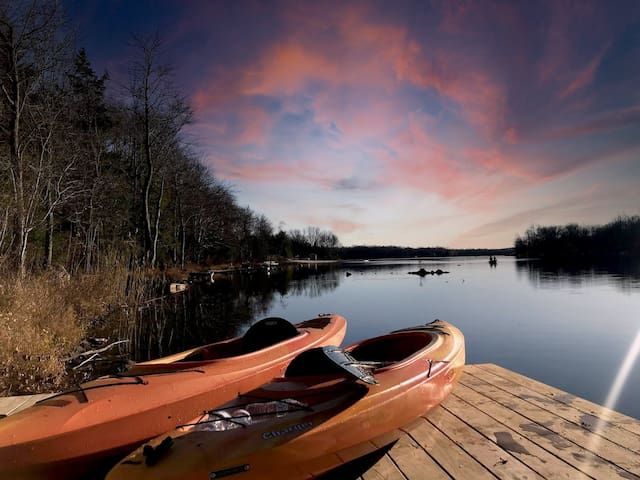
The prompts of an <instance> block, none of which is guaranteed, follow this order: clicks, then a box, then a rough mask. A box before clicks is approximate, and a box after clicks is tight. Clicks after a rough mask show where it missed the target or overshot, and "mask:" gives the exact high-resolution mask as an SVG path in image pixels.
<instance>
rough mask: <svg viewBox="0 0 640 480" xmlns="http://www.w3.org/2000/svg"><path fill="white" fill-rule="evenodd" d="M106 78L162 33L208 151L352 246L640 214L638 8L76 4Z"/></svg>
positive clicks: (245, 187) (213, 162) (486, 238)
mask: <svg viewBox="0 0 640 480" xmlns="http://www.w3.org/2000/svg"><path fill="white" fill-rule="evenodd" d="M65 6H66V9H67V11H68V13H69V16H70V17H71V21H72V23H74V24H75V25H76V26H77V29H78V33H79V41H78V43H79V46H84V47H86V48H87V51H88V54H89V57H90V59H91V60H92V62H93V64H94V66H95V67H96V69H97V70H98V71H99V72H100V71H102V70H103V69H108V70H109V72H110V73H111V74H112V76H113V77H114V78H118V76H119V75H122V74H123V72H124V71H125V67H126V62H127V60H128V51H127V42H128V39H129V38H130V35H131V34H132V33H151V32H154V31H156V30H157V31H159V32H160V33H161V35H162V38H163V40H164V46H165V55H166V60H167V61H168V62H170V63H171V64H172V65H173V66H174V68H175V76H176V83H177V84H178V85H180V86H181V88H182V89H183V91H184V93H185V94H186V95H187V97H188V98H189V99H190V101H191V103H192V105H193V108H194V111H195V119H196V121H195V122H194V124H193V125H191V126H190V127H189V132H188V133H189V135H190V137H191V138H193V139H196V141H197V143H198V145H199V148H198V150H199V152H200V154H201V155H202V159H203V161H204V162H205V163H206V164H207V165H208V166H209V168H210V169H211V171H212V172H213V174H214V175H215V176H216V177H218V178H219V179H221V180H223V181H225V182H228V183H229V184H230V185H231V186H232V188H233V190H234V191H235V192H236V195H237V198H238V201H239V203H240V204H242V205H249V206H250V207H251V208H252V209H253V210H254V211H257V212H259V213H263V214H265V215H266V216H267V217H268V218H270V219H271V221H272V222H273V224H274V226H276V227H277V226H281V227H282V228H284V229H292V228H301V227H304V226H306V225H317V226H319V227H321V228H327V229H331V230H332V231H334V232H335V233H336V234H337V235H338V237H339V238H340V240H341V242H342V243H343V244H344V245H353V244H378V245H380V244H395V245H405V246H433V245H441V246H447V247H507V246H511V245H512V244H513V241H514V239H515V237H516V235H517V234H522V233H523V232H524V231H525V230H526V228H527V227H529V226H530V225H532V224H564V223H569V222H577V223H583V224H597V223H605V222H608V221H610V220H612V219H613V218H614V217H616V216H617V215H621V214H626V215H637V214H640V89H639V88H638V87H637V86H638V85H640V3H638V2H634V1H629V2H625V1H616V2H604V1H602V2H590V1H583V2H568V1H532V2H506V1H477V2H470V1H428V2H427V1H415V2H410V1H398V2H387V1H371V2H322V1H321V2H317V1H316V2H304V1H296V2H255V1H239V2H209V1H196V0H192V1H188V2H181V1H149V0H145V1H136V2H126V1H106V0H101V1H94V2H80V1H71V0H67V1H66V2H65Z"/></svg>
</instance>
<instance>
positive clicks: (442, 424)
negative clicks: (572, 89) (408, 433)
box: [426, 407, 543, 480]
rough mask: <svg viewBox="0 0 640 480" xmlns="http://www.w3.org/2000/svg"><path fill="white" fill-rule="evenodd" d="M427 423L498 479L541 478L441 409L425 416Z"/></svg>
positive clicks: (530, 479)
mask: <svg viewBox="0 0 640 480" xmlns="http://www.w3.org/2000/svg"><path fill="white" fill-rule="evenodd" d="M426 419H427V421H428V422H429V423H431V424H432V425H433V426H434V427H436V428H437V429H439V430H440V431H441V432H443V433H444V434H445V435H446V436H447V437H449V438H450V439H451V440H452V441H453V442H455V443H456V445H458V446H459V447H460V448H462V449H463V450H465V451H466V452H467V453H468V454H469V455H471V456H472V457H473V458H474V459H475V460H476V461H477V462H478V463H480V464H482V465H484V467H485V468H486V469H488V470H490V471H491V472H492V473H493V475H495V476H496V477H497V478H498V479H500V480H542V479H543V477H541V476H540V475H538V474H537V473H536V472H535V471H533V470H532V469H531V468H529V467H528V466H527V465H525V464H524V463H522V462H521V461H520V460H518V458H516V457H514V456H512V455H511V454H510V453H509V452H508V451H507V450H504V449H503V448H501V447H500V446H498V445H497V444H496V443H495V442H493V441H491V440H489V439H488V438H487V437H485V436H484V435H482V434H481V433H479V432H478V431H476V430H475V429H474V428H473V426H471V425H469V424H468V423H465V422H463V421H462V420H460V419H459V418H458V417H456V416H455V415H453V414H452V413H451V412H450V411H448V410H447V409H446V408H444V407H440V408H438V409H436V410H435V411H434V412H432V413H431V414H429V416H428V417H426Z"/></svg>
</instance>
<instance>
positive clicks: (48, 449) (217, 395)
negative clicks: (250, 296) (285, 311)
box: [0, 315, 346, 479]
mask: <svg viewBox="0 0 640 480" xmlns="http://www.w3.org/2000/svg"><path fill="white" fill-rule="evenodd" d="M345 332H346V320H345V319H344V318H343V317H341V316H339V315H322V316H319V317H318V318H314V319H312V320H308V321H306V322H302V323H299V324H297V325H292V324H290V323H289V322H287V321H286V320H283V319H279V318H269V319H264V320H261V321H260V322H258V323H256V324H255V325H253V326H252V327H251V328H250V329H249V330H248V331H247V332H246V333H245V335H244V336H243V337H239V338H236V339H232V340H228V341H224V342H219V343H216V344H211V345H207V346H205V347H201V348H198V349H193V350H189V351H187V352H183V354H177V355H174V356H170V357H165V358H164V359H162V361H152V362H144V363H142V364H137V365H136V366H134V368H133V369H131V370H130V371H128V372H126V373H125V374H124V375H118V376H109V377H102V378H99V379H97V380H93V381H91V382H87V383H84V384H82V385H80V386H79V387H78V389H76V390H71V391H68V392H63V393H61V394H56V395H52V396H51V397H48V398H45V399H43V400H41V401H40V402H38V403H37V404H36V405H34V406H33V407H30V408H28V409H26V410H23V411H21V412H19V413H17V414H15V415H11V416H9V417H7V418H5V419H2V420H1V421H0V478H11V479H31V478H38V479H62V478H64V479H68V478H80V477H82V476H83V475H85V474H87V473H88V472H91V471H95V470H96V469H97V468H99V467H104V466H105V465H112V463H113V462H114V461H115V460H117V458H118V457H122V455H125V454H126V453H128V452H130V451H131V450H133V449H134V448H136V447H137V446H138V445H140V444H141V443H143V442H145V441H146V440H148V439H150V438H153V437H155V436H157V435H160V434H161V433H163V432H166V431H169V430H172V429H174V428H175V427H176V426H177V425H181V424H183V423H185V422H187V421H189V420H190V419H192V418H193V417H195V416H196V415H198V414H199V413H201V412H202V411H203V410H205V409H207V408H211V407H212V405H213V406H215V405H220V404H222V403H224V402H227V401H229V400H231V399H233V398H234V397H235V396H236V395H237V394H238V392H246V391H249V390H252V389H254V388H256V387H258V386H260V385H262V384H264V383H265V382H267V381H269V380H270V379H272V378H273V377H274V376H278V375H281V374H282V373H283V372H284V370H285V369H286V367H287V365H288V363H289V362H290V361H291V360H292V359H293V358H294V357H295V356H296V355H298V354H299V353H301V352H303V351H304V350H306V349H308V348H313V347H318V346H322V345H331V344H336V343H340V342H341V341H342V339H343V338H344V335H345Z"/></svg>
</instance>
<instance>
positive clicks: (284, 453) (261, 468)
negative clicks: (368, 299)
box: [107, 321, 465, 480]
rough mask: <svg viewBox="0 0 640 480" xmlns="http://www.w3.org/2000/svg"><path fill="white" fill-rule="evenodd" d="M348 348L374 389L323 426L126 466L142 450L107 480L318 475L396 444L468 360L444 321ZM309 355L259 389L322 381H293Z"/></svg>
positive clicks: (245, 479)
mask: <svg viewBox="0 0 640 480" xmlns="http://www.w3.org/2000/svg"><path fill="white" fill-rule="evenodd" d="M344 350H345V351H346V352H347V353H348V354H350V355H351V357H352V358H353V359H355V362H354V363H357V364H358V365H360V366H365V367H366V366H371V367H372V368H373V371H372V373H373V377H374V378H375V381H376V382H377V385H371V386H368V390H367V392H366V394H364V396H362V398H360V399H359V400H358V401H357V402H355V403H353V404H352V405H349V406H348V407H347V408H344V409H343V410H341V411H339V412H337V413H336V414H335V415H334V416H332V417H331V418H329V419H328V420H326V421H325V422H323V423H322V424H320V425H317V426H314V427H313V428H311V429H309V430H308V431H305V432H304V433H302V434H301V435H298V436H295V437H294V438H291V439H288V440H287V441H286V442H283V443H280V444H278V445H275V446H273V447H270V448H268V449H265V448H260V445H259V443H260V442H259V439H258V440H255V441H254V443H253V445H254V447H255V448H254V449H253V450H252V449H250V448H249V449H247V450H246V451H245V450H243V451H242V452H238V451H235V453H233V454H231V453H228V452H234V450H233V449H224V450H221V449H218V450H215V449H214V450H212V451H211V452H215V453H208V452H209V449H208V448H206V447H199V448H198V449H195V448H187V444H184V445H181V446H180V447H178V448H176V449H175V451H174V452H173V455H174V456H173V458H167V459H165V460H162V461H160V462H159V463H158V464H157V465H154V466H151V467H148V466H146V465H139V464H138V466H137V468H136V467H135V466H132V465H131V464H130V463H129V462H130V461H131V460H132V459H135V458H136V456H137V457H138V459H139V456H140V450H138V451H137V452H134V453H133V454H131V455H130V456H128V457H126V458H125V459H124V460H123V461H121V462H120V463H119V464H118V465H117V466H116V467H115V468H114V469H113V470H112V471H111V472H110V473H109V475H108V476H107V479H108V480H124V479H134V478H135V479H141V480H145V479H156V480H159V479H163V480H169V479H197V478H209V476H210V475H211V474H212V473H215V472H216V471H218V470H220V471H225V472H226V471H234V472H235V470H233V469H234V468H237V469H239V468H240V467H242V475H241V476H239V477H238V478H242V479H243V480H250V479H269V478H274V479H275V478H287V479H298V478H301V479H302V478H313V477H314V476H317V475H320V474H322V473H325V472H327V471H329V470H331V469H334V468H336V467H339V466H340V465H342V464H344V463H346V462H349V461H351V460H353V459H355V458H358V457H360V456H362V455H365V454H367V453H370V452H372V451H373V450H376V449H377V448H380V447H382V446H384V445H386V444H389V443H390V442H392V441H394V440H397V439H398V438H399V437H400V436H401V435H402V433H403V429H406V428H411V427H412V426H413V425H415V424H416V420H419V419H420V417H421V416H424V415H427V414H428V413H429V412H430V411H431V410H433V409H434V408H435V407H436V406H437V405H439V404H440V403H441V402H442V401H443V400H444V399H445V398H446V397H447V396H448V395H449V394H450V393H451V391H452V389H453V388H454V386H455V384H456V383H457V381H458V379H459V377H460V375H461V373H462V368H463V366H464V361H465V347H464V337H463V336H462V333H461V332H460V331H459V330H458V329H457V328H455V327H454V326H452V325H450V324H448V323H446V322H440V321H438V322H436V323H432V324H429V325H427V326H423V327H417V328H415V329H408V330H405V331H400V332H395V333H391V334H388V335H383V336H381V337H376V338H373V339H370V340H365V341H364V342H360V343H357V344H354V345H351V346H349V347H346V348H345V349H344ZM307 353H308V352H305V353H303V354H302V355H300V356H299V357H298V358H296V359H294V360H293V362H292V363H291V364H290V366H289V368H288V370H287V372H286V374H285V378H283V379H274V380H273V381H272V382H270V383H269V384H266V385H264V386H263V387H262V390H263V391H269V390H274V391H277V390H278V389H279V388H280V387H279V385H282V384H283V383H286V381H287V379H289V381H293V380H294V379H295V380H296V381H298V382H299V383H307V384H313V383H314V382H316V383H321V382H323V381H325V380H326V378H325V377H323V376H322V375H320V374H317V375H312V376H309V377H290V376H289V375H290V374H291V373H292V372H295V373H298V374H299V373H300V372H303V371H304V370H305V369H307V370H311V371H313V370H314V368H316V367H315V365H316V363H315V362H312V361H310V362H309V364H308V365H304V362H302V363H303V364H302V365H300V363H301V359H302V358H303V357H304V356H305V355H307ZM308 357H309V358H311V357H312V356H311V355H308ZM314 360H315V359H314ZM376 366H377V368H376ZM334 377H335V378H340V379H342V380H340V381H343V382H345V381H346V382H352V383H354V384H355V380H354V377H352V376H348V375H346V374H344V373H343V374H339V373H336V374H334ZM173 435H176V433H175V432H174V433H173ZM160 440H161V439H160V438H158V439H155V440H154V441H153V442H154V443H156V444H157V443H158V442H159V441H160ZM201 443H202V442H201ZM205 450H206V452H205ZM187 459H189V460H187ZM185 462H187V463H185ZM239 471H240V470H238V472H239ZM231 475H235V473H234V474H229V476H231ZM211 478H215V475H214V476H213V477H211Z"/></svg>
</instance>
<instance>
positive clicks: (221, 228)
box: [0, 0, 339, 275]
mask: <svg viewBox="0 0 640 480" xmlns="http://www.w3.org/2000/svg"><path fill="white" fill-rule="evenodd" d="M130 47H131V48H130V57H129V60H128V66H127V78H126V79H125V80H124V81H121V82H118V83H116V82H115V81H112V80H111V79H110V77H109V75H108V74H107V73H105V74H102V75H99V74H97V73H96V72H95V71H94V69H93V67H92V65H91V61H90V59H89V56H88V54H87V52H86V51H85V50H84V49H80V50H76V49H75V46H74V41H73V38H72V37H71V35H69V33H68V30H67V22H66V19H65V17H64V13H63V12H62V11H61V10H60V7H59V2H56V1H48V0H31V1H18V2H2V5H1V6H0V82H1V87H2V88H1V89H0V264H4V266H10V267H11V268H16V269H17V270H19V271H20V272H21V273H22V274H23V275H24V273H25V272H27V271H30V270H34V269H39V268H49V267H51V266H52V265H60V266H64V267H65V268H66V269H68V270H69V271H71V272H77V271H87V272H90V271H95V270H96V269H98V268H100V264H101V262H104V261H106V259H108V258H110V255H112V253H113V252H117V253H118V254H120V255H122V254H124V255H126V257H127V258H130V259H132V260H135V262H136V263H137V264H139V265H145V266H149V267H157V266H162V265H168V264H172V265H178V266H184V265H185V264H186V263H188V262H194V263H212V262H224V261H241V262H242V261H252V260H260V259H264V258H266V257H267V256H269V255H282V256H288V257H291V256H296V255H303V256H304V255H309V254H310V253H312V252H313V253H318V254H320V255H331V254H332V252H333V251H334V249H335V247H337V246H339V241H338V239H337V237H336V236H335V235H334V234H333V233H331V232H326V231H322V230H320V229H319V228H317V227H308V228H305V229H303V230H294V231H290V232H284V231H277V232H276V231H274V228H273V226H272V224H271V222H270V221H269V219H267V218H266V217H265V216H264V215H260V214H258V213H256V212H254V211H252V210H251V209H250V208H249V207H243V206H240V205H238V203H237V201H236V198H235V196H234V194H233V192H232V189H231V187H230V186H229V185H226V184H225V183H223V182H221V181H220V180H218V179H217V178H216V177H214V175H213V174H212V173H211V172H210V171H209V170H208V169H207V167H206V166H205V164H204V163H203V161H202V159H201V158H200V157H199V156H198V155H197V154H196V153H195V149H194V147H193V146H192V145H190V144H189V142H188V139H187V138H186V135H185V127H186V126H187V125H189V124H190V123H191V122H192V121H193V112H192V110H191V108H190V106H189V103H188V101H187V99H186V96H185V95H184V94H183V92H181V91H180V89H179V88H178V87H177V86H176V85H175V83H174V81H173V76H172V72H171V68H170V66H168V65H166V64H165V63H164V62H163V59H162V43H161V41H160V39H159V37H158V36H153V35H151V36H138V37H133V38H132V39H131V45H130Z"/></svg>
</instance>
